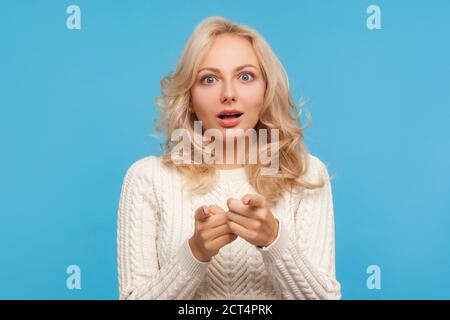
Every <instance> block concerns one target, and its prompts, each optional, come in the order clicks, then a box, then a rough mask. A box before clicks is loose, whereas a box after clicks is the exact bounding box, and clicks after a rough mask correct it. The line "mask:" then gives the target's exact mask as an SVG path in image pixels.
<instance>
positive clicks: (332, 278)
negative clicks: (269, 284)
mask: <svg viewBox="0 0 450 320" xmlns="http://www.w3.org/2000/svg"><path fill="white" fill-rule="evenodd" d="M313 167H314V166H313ZM315 167H316V168H317V169H316V170H317V173H319V174H320V175H321V176H322V177H323V178H324V180H325V185H324V186H323V187H322V188H320V189H314V190H307V191H305V193H304V194H303V196H297V195H295V196H294V195H293V199H294V201H292V202H291V204H294V206H293V207H292V210H293V212H294V221H295V235H290V234H289V233H288V230H287V228H286V227H285V225H284V224H283V222H281V221H280V220H279V219H278V220H279V229H278V235H277V238H276V239H275V241H274V242H272V243H271V244H270V245H269V246H267V247H263V248H257V250H258V251H260V252H261V254H262V257H263V261H264V265H265V266H266V270H268V274H269V276H270V277H271V279H272V281H273V283H274V286H275V288H276V290H277V291H278V293H279V294H280V296H281V298H282V299H330V300H338V299H340V298H341V287H340V284H339V282H338V281H337V280H336V271H335V270H336V269H335V245H334V213H333V199H332V192H331V184H330V179H329V175H328V171H327V169H326V167H325V165H324V164H323V163H322V162H321V161H320V160H319V159H318V158H315Z"/></svg>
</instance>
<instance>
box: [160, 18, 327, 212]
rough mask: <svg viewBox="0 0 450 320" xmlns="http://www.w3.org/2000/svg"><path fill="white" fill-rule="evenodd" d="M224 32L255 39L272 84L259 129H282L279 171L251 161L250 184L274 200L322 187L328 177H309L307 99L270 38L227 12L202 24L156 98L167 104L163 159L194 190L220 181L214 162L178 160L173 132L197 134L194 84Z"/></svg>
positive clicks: (164, 107) (164, 106) (264, 71)
mask: <svg viewBox="0 0 450 320" xmlns="http://www.w3.org/2000/svg"><path fill="white" fill-rule="evenodd" d="M221 34H230V35H234V36H240V37H243V38H245V39H247V40H248V41H250V43H251V44H252V46H253V49H254V51H255V53H256V56H257V58H258V61H259V64H260V67H261V70H262V74H263V78H264V80H265V83H266V91H265V95H264V105H263V107H262V109H261V112H260V117H259V121H258V123H257V125H256V127H255V129H256V131H257V132H258V129H267V133H268V134H267V135H268V137H269V138H270V137H271V134H270V130H272V129H278V135H279V145H278V148H279V149H278V152H279V174H278V175H261V174H260V170H261V168H262V167H263V164H261V163H259V161H258V163H257V164H248V163H246V164H245V171H246V174H247V177H248V179H249V183H250V184H251V185H252V186H253V187H254V188H255V190H256V191H257V192H258V193H260V194H261V195H263V196H264V197H265V198H266V200H267V201H269V203H271V204H274V203H275V202H277V201H278V200H279V199H280V198H281V197H282V195H283V193H284V192H285V191H288V192H294V190H295V189H300V190H301V189H315V188H319V187H322V186H323V185H324V181H323V179H321V181H319V182H317V183H313V182H310V181H307V180H306V179H305V175H306V173H307V171H308V161H307V155H308V150H307V148H306V146H305V144H304V141H303V140H304V139H303V129H304V128H302V127H301V126H300V112H299V111H300V110H299V109H298V108H302V106H303V104H302V103H301V102H300V103H299V107H298V108H297V105H296V104H295V103H294V101H293V99H292V97H291V94H290V91H289V84H288V78H287V75H286V72H285V70H284V67H283V65H282V64H281V62H280V61H279V60H278V58H277V57H276V55H275V54H274V53H273V51H272V49H271V48H270V46H269V45H268V44H267V42H266V41H265V40H264V38H263V37H262V36H261V35H259V34H258V33H257V32H256V31H254V30H253V29H251V28H249V27H247V26H245V25H242V24H237V23H234V22H232V21H230V20H227V19H225V18H222V17H209V18H207V19H205V20H204V21H202V22H201V23H200V24H199V25H198V26H197V27H196V29H195V30H194V32H193V34H192V35H191V37H190V39H189V40H188V42H187V44H186V46H185V48H184V51H183V53H182V55H181V58H180V60H179V62H178V64H177V66H176V69H175V71H174V72H171V73H169V74H168V75H166V76H164V77H163V78H162V79H161V91H162V96H160V97H158V98H156V100H155V103H156V104H157V105H158V106H159V107H160V109H161V110H160V112H161V115H160V117H159V118H158V119H157V120H156V122H157V128H156V130H158V131H163V130H167V132H166V138H165V144H164V145H163V147H164V152H163V156H162V160H163V163H164V164H165V165H166V166H168V167H171V168H175V169H176V170H178V171H179V172H181V173H182V174H183V175H184V176H185V177H187V179H186V184H187V185H188V186H190V188H189V190H190V191H191V192H193V193H205V192H207V191H208V190H209V189H210V187H211V185H212V184H214V183H215V182H216V179H217V176H216V172H215V170H216V169H215V168H214V166H213V165H211V164H207V163H201V164H194V165H193V164H185V163H181V164H177V163H175V162H173V160H172V158H171V149H172V148H173V144H172V142H171V136H172V132H173V131H174V130H176V129H179V128H184V129H185V130H188V131H189V133H190V134H191V135H193V134H194V125H193V123H194V121H195V120H197V119H196V116H195V113H193V112H192V113H191V112H190V111H189V107H190V105H191V95H190V90H191V88H192V86H193V85H194V82H195V79H196V74H197V72H198V69H199V67H200V63H201V61H202V59H203V57H204V56H205V54H206V53H207V52H208V49H209V48H210V47H211V45H212V43H213V41H214V39H215V38H216V37H217V36H219V35H221ZM268 75H270V77H268ZM269 144H270V141H269ZM191 147H192V148H191V150H195V148H199V147H198V146H196V145H194V143H193V141H192V140H191ZM261 152H262V151H261Z"/></svg>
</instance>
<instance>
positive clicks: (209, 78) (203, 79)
mask: <svg viewBox="0 0 450 320" xmlns="http://www.w3.org/2000/svg"><path fill="white" fill-rule="evenodd" d="M211 79H216V78H215V77H213V76H211V75H208V76H204V77H203V78H202V79H201V82H202V83H205V80H207V82H206V84H213V83H214V82H211V81H210V80H211Z"/></svg>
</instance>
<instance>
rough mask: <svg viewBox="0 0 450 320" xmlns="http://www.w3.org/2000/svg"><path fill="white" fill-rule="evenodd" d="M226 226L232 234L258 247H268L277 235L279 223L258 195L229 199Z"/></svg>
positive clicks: (264, 200) (265, 202) (262, 198)
mask: <svg viewBox="0 0 450 320" xmlns="http://www.w3.org/2000/svg"><path fill="white" fill-rule="evenodd" d="M227 205H228V209H229V212H228V220H229V222H228V225H229V226H230V229H231V231H232V232H233V233H235V234H237V235H238V236H239V237H241V238H243V239H245V240H246V241H248V242H249V243H251V244H253V245H255V246H258V247H267V246H269V245H270V244H271V243H272V242H273V241H274V240H275V239H276V238H277V235H278V224H279V221H278V219H276V218H275V217H274V216H273V215H272V213H271V212H270V210H269V208H268V205H267V201H266V199H265V198H264V197H263V196H262V195H260V194H246V195H245V196H244V197H242V199H241V200H237V199H233V198H230V199H228V201H227Z"/></svg>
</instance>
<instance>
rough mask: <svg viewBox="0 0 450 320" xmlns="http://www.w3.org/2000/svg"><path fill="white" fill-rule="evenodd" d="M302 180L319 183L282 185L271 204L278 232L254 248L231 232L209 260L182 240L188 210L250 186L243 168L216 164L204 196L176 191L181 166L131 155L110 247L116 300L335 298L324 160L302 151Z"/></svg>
mask: <svg viewBox="0 0 450 320" xmlns="http://www.w3.org/2000/svg"><path fill="white" fill-rule="evenodd" d="M308 161H309V170H308V173H307V179H308V180H309V181H317V180H316V179H318V177H320V176H322V177H324V178H325V182H326V184H325V187H323V188H320V189H315V190H306V191H302V192H301V193H292V194H291V193H288V192H285V194H284V196H283V198H282V199H281V200H280V201H278V202H277V204H276V205H274V206H273V207H271V208H270V209H271V212H272V213H273V215H274V216H275V217H276V218H277V219H278V220H279V222H280V223H279V229H278V236H277V238H276V240H275V241H274V242H273V243H272V244H271V245H270V246H268V247H264V248H258V247H256V246H254V245H252V244H250V243H248V242H247V241H245V240H244V239H242V238H240V237H238V238H237V239H236V240H235V241H233V242H231V243H230V244H228V245H226V246H224V247H222V248H221V249H220V251H219V253H218V254H217V255H216V256H214V257H213V258H212V259H211V261H209V262H201V261H198V260H197V259H196V258H195V256H193V254H192V251H191V250H190V247H189V243H188V239H189V238H190V237H191V236H192V235H193V233H194V225H195V220H194V214H195V210H196V209H197V208H198V207H200V206H201V205H211V204H217V205H219V206H221V207H222V208H223V209H224V210H228V207H227V205H226V201H227V199H228V198H229V197H233V198H235V199H240V198H241V197H243V196H244V195H245V194H247V193H256V191H255V190H254V189H253V187H252V186H251V185H250V184H249V183H248V179H247V177H246V174H245V169H244V168H238V169H223V170H217V171H216V172H217V177H218V180H217V183H216V184H215V186H214V187H213V188H212V189H211V190H210V191H209V192H208V193H207V194H204V195H197V196H193V197H192V196H188V195H187V194H186V193H184V192H183V188H182V179H183V177H182V176H181V174H180V173H178V172H176V171H175V170H172V169H169V168H167V167H165V166H164V165H163V164H162V162H161V158H160V157H156V156H149V157H145V158H143V159H140V160H138V161H136V162H135V163H134V164H133V165H132V166H131V167H130V168H129V169H128V171H127V173H126V175H125V178H124V182H123V186H122V192H121V196H120V202H119V210H118V211H119V212H118V229H117V246H118V274H119V299H265V300H268V299H340V297H341V293H340V284H339V282H338V281H337V280H336V275H335V248H334V217H333V216H334V214H333V200H332V192H331V184H330V180H329V175H328V171H327V169H326V167H325V165H324V164H323V163H322V161H321V160H319V159H318V158H317V157H315V156H312V155H309V156H308Z"/></svg>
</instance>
